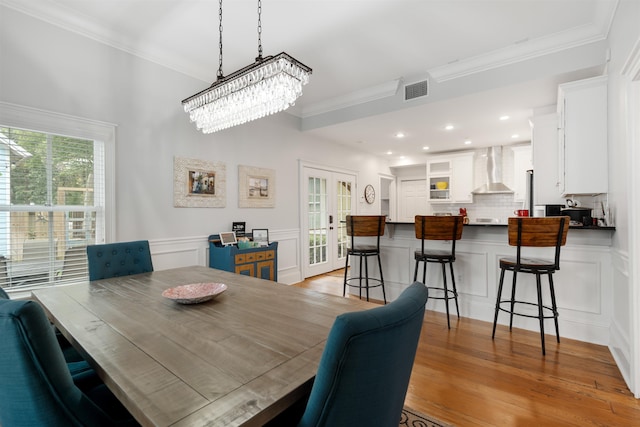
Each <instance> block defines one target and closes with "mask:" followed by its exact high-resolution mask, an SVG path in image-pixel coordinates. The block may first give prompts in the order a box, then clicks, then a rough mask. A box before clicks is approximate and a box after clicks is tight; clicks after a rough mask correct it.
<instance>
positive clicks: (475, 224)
mask: <svg viewBox="0 0 640 427" xmlns="http://www.w3.org/2000/svg"><path fill="white" fill-rule="evenodd" d="M387 224H390V225H414V223H413V222H394V221H387ZM465 227H507V224H505V223H495V222H493V223H470V224H465ZM569 229H570V230H610V231H615V229H616V228H615V227H598V226H592V225H590V226H586V227H585V226H584V225H570V226H569Z"/></svg>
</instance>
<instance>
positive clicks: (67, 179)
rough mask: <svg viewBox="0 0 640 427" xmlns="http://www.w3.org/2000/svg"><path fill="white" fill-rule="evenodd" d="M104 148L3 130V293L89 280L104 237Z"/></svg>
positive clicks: (0, 266) (76, 140)
mask: <svg viewBox="0 0 640 427" xmlns="http://www.w3.org/2000/svg"><path fill="white" fill-rule="evenodd" d="M104 169H105V168H104V144H103V143H102V142H100V141H92V140H87V139H81V138H75V137H72V136H64V135H56V134H51V133H43V132H38V131H33V130H26V129H18V128H14V127H6V126H4V127H3V126H2V125H0V286H1V287H3V288H4V289H5V290H7V291H8V292H11V291H16V290H28V289H34V288H40V287H44V286H52V285H58V284H67V283H73V282H76V281H84V280H88V271H87V259H86V246H87V245H88V244H93V243H94V242H95V241H96V233H97V234H98V235H100V236H102V235H104Z"/></svg>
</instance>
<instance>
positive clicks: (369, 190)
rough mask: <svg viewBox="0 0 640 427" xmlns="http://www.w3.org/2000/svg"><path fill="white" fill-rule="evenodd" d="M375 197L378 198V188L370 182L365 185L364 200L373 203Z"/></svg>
mask: <svg viewBox="0 0 640 427" xmlns="http://www.w3.org/2000/svg"><path fill="white" fill-rule="evenodd" d="M375 199H376V190H374V189H373V185H371V184H369V185H367V186H366V187H364V200H365V201H366V202H367V203H369V204H372V203H373V201H374V200H375Z"/></svg>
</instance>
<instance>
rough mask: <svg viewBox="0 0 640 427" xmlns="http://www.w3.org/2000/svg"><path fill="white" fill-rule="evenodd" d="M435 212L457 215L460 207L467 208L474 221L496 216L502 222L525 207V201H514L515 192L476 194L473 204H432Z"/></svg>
mask: <svg viewBox="0 0 640 427" xmlns="http://www.w3.org/2000/svg"><path fill="white" fill-rule="evenodd" d="M432 208H433V212H434V213H450V214H452V215H457V214H458V213H459V212H460V208H465V209H467V216H468V217H469V219H471V220H472V221H474V220H476V219H477V218H495V219H498V220H499V221H500V222H505V223H506V221H507V218H509V217H510V216H514V213H513V211H515V210H517V209H523V203H522V202H519V203H516V202H514V201H513V194H476V195H475V196H473V203H471V204H459V203H458V204H456V203H451V204H442V205H432Z"/></svg>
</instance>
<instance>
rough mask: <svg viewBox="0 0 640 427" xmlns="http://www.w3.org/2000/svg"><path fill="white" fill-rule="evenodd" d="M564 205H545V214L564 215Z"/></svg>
mask: <svg viewBox="0 0 640 427" xmlns="http://www.w3.org/2000/svg"><path fill="white" fill-rule="evenodd" d="M563 208H564V205H544V216H562V215H563V213H562V209H563Z"/></svg>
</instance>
